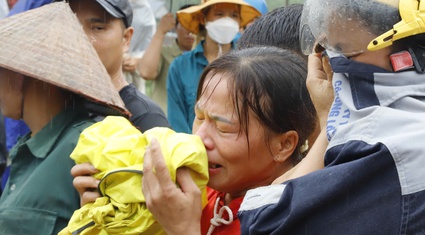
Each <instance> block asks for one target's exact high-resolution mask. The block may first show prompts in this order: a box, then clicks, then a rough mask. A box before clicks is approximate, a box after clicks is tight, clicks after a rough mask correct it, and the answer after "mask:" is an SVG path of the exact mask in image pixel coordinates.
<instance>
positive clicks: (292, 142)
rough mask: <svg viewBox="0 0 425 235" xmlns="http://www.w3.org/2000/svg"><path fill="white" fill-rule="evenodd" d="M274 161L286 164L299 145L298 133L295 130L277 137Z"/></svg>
mask: <svg viewBox="0 0 425 235" xmlns="http://www.w3.org/2000/svg"><path fill="white" fill-rule="evenodd" d="M275 138H277V139H276V142H275V144H276V145H275V146H276V148H275V152H274V157H273V158H274V160H275V161H277V162H284V161H286V160H288V159H289V158H290V157H291V156H292V154H293V153H294V150H295V149H296V148H297V145H298V133H297V132H296V131H294V130H291V131H287V132H285V133H283V134H280V135H278V136H276V137H275Z"/></svg>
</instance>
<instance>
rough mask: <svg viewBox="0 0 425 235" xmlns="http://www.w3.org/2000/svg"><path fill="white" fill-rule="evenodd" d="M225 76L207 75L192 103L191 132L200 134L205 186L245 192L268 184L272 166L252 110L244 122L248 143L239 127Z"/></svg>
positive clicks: (237, 192)
mask: <svg viewBox="0 0 425 235" xmlns="http://www.w3.org/2000/svg"><path fill="white" fill-rule="evenodd" d="M228 79H230V78H229V77H228V76H226V75H222V74H215V75H214V76H211V73H210V74H209V75H207V77H206V79H205V82H204V85H203V88H202V90H203V95H202V96H201V98H200V99H199V100H198V102H197V103H196V105H195V113H196V118H195V121H194V124H193V133H194V134H196V135H198V136H200V137H201V139H202V141H203V143H204V145H205V147H206V150H207V155H208V163H209V176H210V180H209V183H208V186H210V187H211V188H213V189H215V190H218V191H220V192H225V193H230V194H231V195H232V196H234V197H237V196H243V195H245V193H246V191H247V190H249V189H252V188H255V187H258V186H264V185H268V184H270V183H271V182H272V180H273V179H274V178H275V177H276V171H275V169H276V167H275V161H274V160H273V153H272V152H271V151H270V150H269V147H268V144H267V142H266V140H265V136H264V128H263V127H262V126H261V125H260V123H259V121H258V120H257V118H256V117H254V116H253V115H252V114H250V116H249V124H248V133H249V135H248V141H249V147H248V141H247V136H246V132H245V131H243V130H242V131H241V126H240V121H239V120H238V117H237V114H236V110H235V107H234V105H233V103H232V99H231V96H232V93H230V92H229V89H228ZM271 138H273V136H272V137H271ZM269 143H273V141H270V142H269ZM270 149H274V148H273V147H271V148H270Z"/></svg>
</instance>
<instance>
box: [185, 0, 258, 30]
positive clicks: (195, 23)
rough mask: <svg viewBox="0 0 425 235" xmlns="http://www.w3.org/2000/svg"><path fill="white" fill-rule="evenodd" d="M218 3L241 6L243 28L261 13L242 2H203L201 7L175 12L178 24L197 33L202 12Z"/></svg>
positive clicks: (225, 0)
mask: <svg viewBox="0 0 425 235" xmlns="http://www.w3.org/2000/svg"><path fill="white" fill-rule="evenodd" d="M218 3H233V4H238V5H240V6H241V12H240V15H241V23H240V27H244V26H245V25H247V24H248V23H249V22H251V21H252V20H253V19H255V18H257V17H259V16H261V12H259V11H258V10H257V9H255V8H254V7H253V6H251V5H250V4H249V3H247V2H244V1H243V0H205V2H204V3H202V4H201V5H196V6H192V7H189V8H186V9H183V10H180V11H178V12H177V18H178V20H179V23H180V24H181V25H182V26H183V27H185V28H186V29H187V30H189V31H190V32H192V33H195V34H196V33H198V32H199V25H200V21H201V17H202V10H203V9H205V8H207V7H209V6H212V5H214V4H218Z"/></svg>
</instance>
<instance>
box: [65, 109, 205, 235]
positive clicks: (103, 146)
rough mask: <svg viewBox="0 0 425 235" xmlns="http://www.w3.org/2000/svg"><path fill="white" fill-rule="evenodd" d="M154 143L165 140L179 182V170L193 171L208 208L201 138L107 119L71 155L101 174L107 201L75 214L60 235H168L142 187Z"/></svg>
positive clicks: (168, 160)
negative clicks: (147, 155)
mask: <svg viewBox="0 0 425 235" xmlns="http://www.w3.org/2000/svg"><path fill="white" fill-rule="evenodd" d="M152 138H156V139H157V140H158V141H159V143H160V145H161V150H162V153H163V155H164V158H165V161H166V164H167V167H168V169H169V171H170V174H171V178H172V180H173V181H174V182H176V170H177V168H179V167H182V166H185V167H187V168H189V169H191V170H192V171H191V174H192V178H193V179H194V181H195V182H196V184H197V185H198V186H199V188H200V189H201V191H202V194H203V198H202V200H203V206H205V205H206V200H207V199H206V188H205V187H206V184H207V182H208V160H207V155H206V150H205V147H204V145H203V143H202V141H201V139H200V138H199V137H198V136H195V135H189V134H183V133H175V132H174V131H173V130H171V129H169V128H164V127H156V128H153V129H151V130H148V131H146V132H145V133H143V134H142V133H141V132H140V131H139V130H137V129H136V128H135V127H133V126H132V125H131V123H130V122H129V121H128V120H127V119H125V118H123V117H107V118H105V120H103V121H102V122H99V123H96V124H94V125H92V126H91V127H89V128H87V129H86V130H84V131H83V133H82V134H81V136H80V139H79V141H78V144H77V146H76V148H75V150H74V151H73V152H72V154H71V158H72V159H73V160H75V162H76V163H77V164H79V163H84V162H90V163H92V164H93V165H94V167H96V168H97V169H98V170H99V173H97V174H95V175H94V177H95V178H97V179H100V180H101V182H100V184H99V192H100V193H101V195H102V197H100V198H98V199H97V200H96V201H95V202H94V203H90V204H86V205H84V206H83V207H82V208H80V209H79V210H77V211H75V212H74V214H73V216H72V218H71V220H70V221H69V223H68V227H66V228H65V229H63V230H62V231H61V232H60V233H59V235H65V234H164V232H163V230H162V229H161V227H160V226H159V224H158V223H157V222H156V221H155V219H154V218H153V216H152V214H151V213H150V212H149V211H148V209H147V208H146V204H145V203H144V202H145V198H144V196H143V193H142V187H141V184H142V170H143V159H144V153H145V150H146V147H147V146H148V145H149V143H150V140H151V139H152ZM164 203H167V202H164Z"/></svg>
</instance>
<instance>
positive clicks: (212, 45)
mask: <svg viewBox="0 0 425 235" xmlns="http://www.w3.org/2000/svg"><path fill="white" fill-rule="evenodd" d="M231 49H232V44H231V43H229V44H224V45H221V50H222V55H224V54H226V53H228V52H229V51H230V50H231ZM218 53H219V44H218V43H217V42H215V41H213V40H212V39H211V38H210V37H208V35H207V36H206V37H205V42H204V55H205V58H207V60H208V63H211V62H213V61H214V60H215V59H217V58H218Z"/></svg>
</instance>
